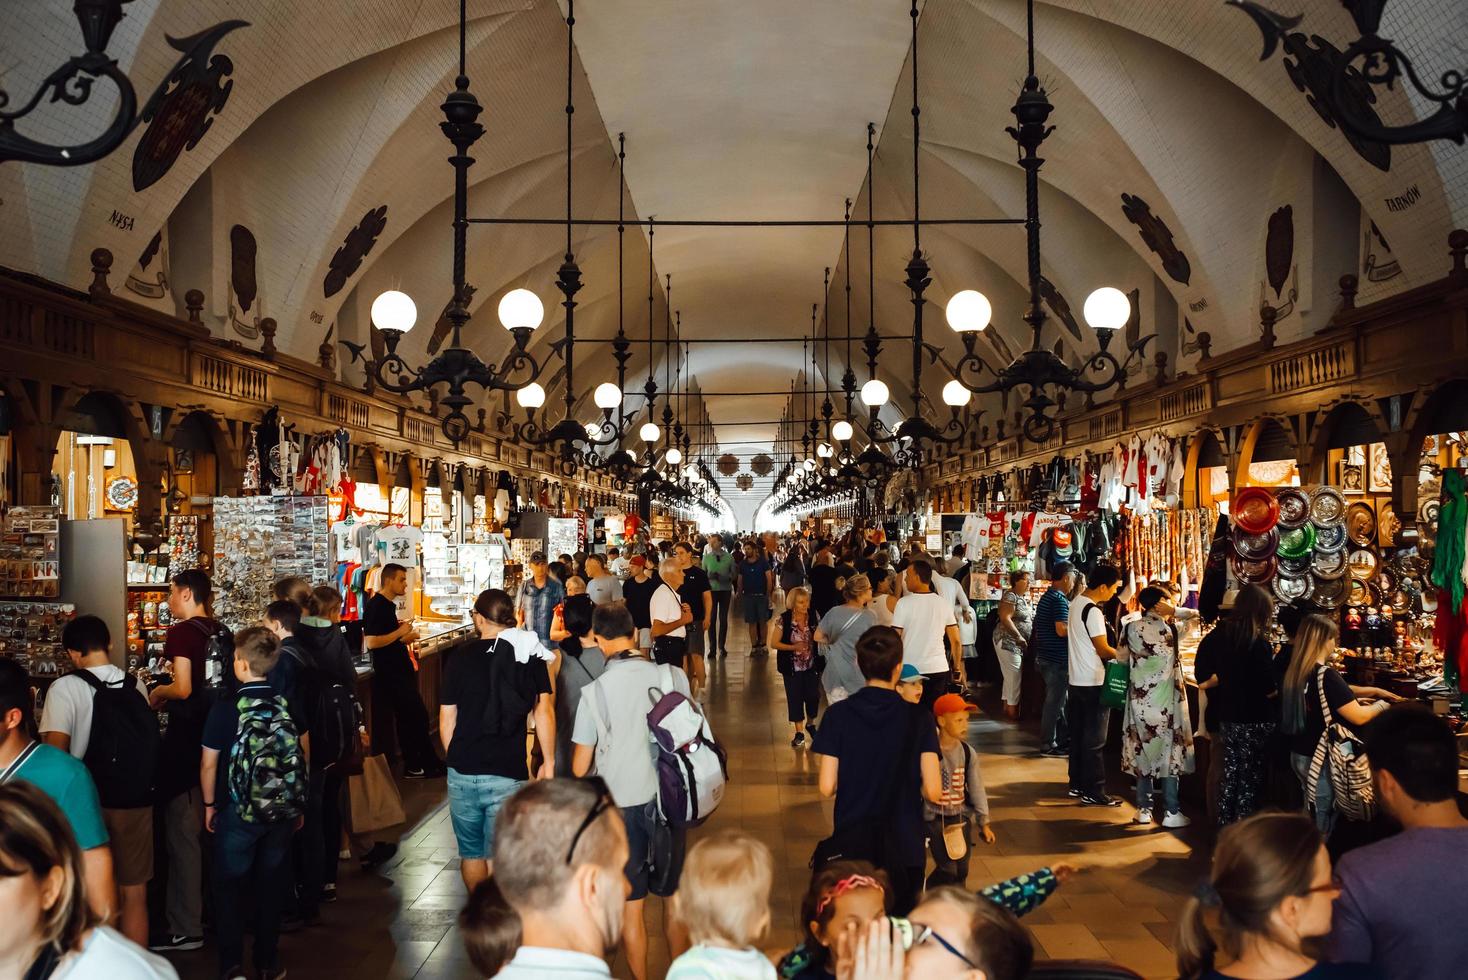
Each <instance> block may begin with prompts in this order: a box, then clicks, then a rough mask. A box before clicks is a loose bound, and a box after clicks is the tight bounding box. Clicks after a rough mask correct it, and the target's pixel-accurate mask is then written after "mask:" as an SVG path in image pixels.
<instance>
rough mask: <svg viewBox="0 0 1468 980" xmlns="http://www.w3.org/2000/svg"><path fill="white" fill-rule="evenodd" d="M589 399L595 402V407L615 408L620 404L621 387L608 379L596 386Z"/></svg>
mask: <svg viewBox="0 0 1468 980" xmlns="http://www.w3.org/2000/svg"><path fill="white" fill-rule="evenodd" d="M591 400H592V401H594V402H596V407H597V408H604V409H613V408H616V407H617V406H618V405H620V404H622V389H621V388H618V387H617V386H616V385H614V384H612V383H611V382H610V381H604V382H602V383H601V384H599V385H597V386H596V392H595V394H593V395H592V396H591Z"/></svg>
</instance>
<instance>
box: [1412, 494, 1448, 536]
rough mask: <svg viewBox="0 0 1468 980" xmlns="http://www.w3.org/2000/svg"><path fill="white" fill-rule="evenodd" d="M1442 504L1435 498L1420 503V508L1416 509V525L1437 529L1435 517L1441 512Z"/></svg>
mask: <svg viewBox="0 0 1468 980" xmlns="http://www.w3.org/2000/svg"><path fill="white" fill-rule="evenodd" d="M1442 506H1443V502H1442V500H1441V499H1439V498H1437V497H1433V498H1431V499H1430V500H1424V501H1422V506H1421V507H1418V508H1417V524H1418V525H1419V526H1421V525H1427V526H1429V527H1432V528H1434V529H1436V528H1437V515H1438V513H1439V512H1440V511H1441V510H1442Z"/></svg>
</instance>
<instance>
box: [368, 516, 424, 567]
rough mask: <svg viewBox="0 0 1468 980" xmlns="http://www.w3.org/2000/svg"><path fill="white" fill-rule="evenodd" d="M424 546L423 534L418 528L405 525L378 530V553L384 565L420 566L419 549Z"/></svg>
mask: <svg viewBox="0 0 1468 980" xmlns="http://www.w3.org/2000/svg"><path fill="white" fill-rule="evenodd" d="M422 544H423V532H422V531H420V530H418V529H417V528H416V527H408V526H407V525H403V526H402V527H398V526H395V525H394V526H389V527H382V528H378V529H377V553H378V555H379V556H380V557H381V558H382V563H383V564H384V565H386V564H388V563H389V562H391V563H393V564H397V565H408V566H413V565H417V564H418V548H419V547H420V546H422Z"/></svg>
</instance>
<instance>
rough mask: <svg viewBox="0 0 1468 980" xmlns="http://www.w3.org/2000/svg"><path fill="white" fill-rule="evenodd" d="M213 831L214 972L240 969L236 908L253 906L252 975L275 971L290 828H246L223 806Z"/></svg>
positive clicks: (289, 824) (286, 823)
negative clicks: (249, 898)
mask: <svg viewBox="0 0 1468 980" xmlns="http://www.w3.org/2000/svg"><path fill="white" fill-rule="evenodd" d="M214 826H215V829H214V926H215V933H216V937H217V939H218V942H219V967H220V969H221V970H227V969H229V968H230V967H233V966H242V965H243V964H244V958H245V922H244V912H243V910H242V907H241V903H242V901H243V900H244V898H245V895H246V894H250V895H252V897H253V898H254V902H255V969H256V970H264V969H267V968H270V967H275V966H279V965H280V960H279V954H280V916H281V910H282V909H284V907H285V900H286V891H287V889H288V888H289V886H290V875H289V871H288V861H289V859H290V852H291V837H292V835H293V834H294V833H295V822H294V821H291V820H282V821H279V822H277V823H246V822H245V821H244V820H242V819H240V817H239V814H237V813H236V812H235V809H234V807H233V806H230V805H226V806H224V807H223V808H222V809H221V810H220V811H219V814H218V816H217V818H216V820H215V825H214Z"/></svg>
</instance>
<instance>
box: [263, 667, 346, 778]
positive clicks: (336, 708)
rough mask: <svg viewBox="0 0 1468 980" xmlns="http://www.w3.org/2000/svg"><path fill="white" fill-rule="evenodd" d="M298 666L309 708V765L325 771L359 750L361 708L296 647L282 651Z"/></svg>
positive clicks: (344, 690)
mask: <svg viewBox="0 0 1468 980" xmlns="http://www.w3.org/2000/svg"><path fill="white" fill-rule="evenodd" d="M282 649H283V651H284V653H285V655H286V656H288V657H291V658H292V659H294V660H295V661H296V663H298V664H300V667H301V685H302V688H303V689H304V691H305V697H306V698H307V699H309V703H310V705H311V724H310V725H309V726H308V728H307V732H308V733H309V734H310V736H311V763H312V765H313V766H314V767H316V768H322V769H324V768H326V767H327V766H334V765H338V764H340V763H343V762H346V761H347V760H348V759H351V758H353V757H355V756H357V755H358V754H359V753H361V751H362V735H361V731H360V726H361V721H362V709H361V708H360V707H358V705H357V698H356V696H355V695H354V694H353V693H352V691H351V690H349V689H348V688H347V686H346V685H344V684H342V683H341V682H340V681H338V680H336V679H335V678H333V677H332V676H331V675H330V674H328V673H327V672H326V671H324V670H322V669H321V668H320V667H318V666H317V665H316V664H315V662H314V661H312V660H308V659H307V658H306V656H305V651H303V650H302V649H301V648H300V647H299V646H297V645H295V644H291V645H290V646H285V647H283V648H282Z"/></svg>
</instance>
